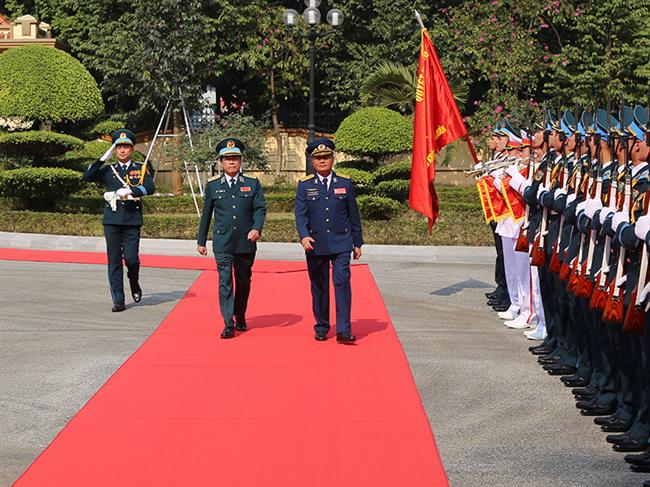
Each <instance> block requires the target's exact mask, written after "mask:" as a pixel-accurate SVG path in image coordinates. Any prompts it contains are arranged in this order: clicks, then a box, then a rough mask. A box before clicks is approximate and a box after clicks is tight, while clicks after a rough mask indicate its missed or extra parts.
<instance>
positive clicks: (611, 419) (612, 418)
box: [594, 414, 618, 426]
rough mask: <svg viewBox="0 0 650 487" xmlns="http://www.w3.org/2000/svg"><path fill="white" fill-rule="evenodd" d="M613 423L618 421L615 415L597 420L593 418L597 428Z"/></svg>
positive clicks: (599, 417) (600, 417)
mask: <svg viewBox="0 0 650 487" xmlns="http://www.w3.org/2000/svg"><path fill="white" fill-rule="evenodd" d="M614 421H618V416H616V415H615V414H612V415H611V416H598V417H597V418H594V423H596V424H597V425H598V426H602V425H604V424H609V423H612V422H614Z"/></svg>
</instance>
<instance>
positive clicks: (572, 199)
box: [566, 193, 577, 205]
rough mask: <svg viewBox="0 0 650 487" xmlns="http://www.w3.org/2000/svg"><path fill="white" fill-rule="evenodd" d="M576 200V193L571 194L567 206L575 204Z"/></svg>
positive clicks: (567, 198) (567, 199)
mask: <svg viewBox="0 0 650 487" xmlns="http://www.w3.org/2000/svg"><path fill="white" fill-rule="evenodd" d="M576 198H577V195H576V194H575V193H571V194H569V196H567V197H566V204H567V205H570V204H571V203H573V202H574V201H575V199H576Z"/></svg>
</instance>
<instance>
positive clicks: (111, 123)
mask: <svg viewBox="0 0 650 487" xmlns="http://www.w3.org/2000/svg"><path fill="white" fill-rule="evenodd" d="M124 127H125V124H124V122H119V121H115V120H102V121H100V122H97V123H96V124H93V125H91V126H90V127H88V128H87V129H86V130H84V135H85V136H87V137H88V138H90V139H97V138H99V137H101V136H102V135H113V132H116V131H118V130H120V129H122V128H124Z"/></svg>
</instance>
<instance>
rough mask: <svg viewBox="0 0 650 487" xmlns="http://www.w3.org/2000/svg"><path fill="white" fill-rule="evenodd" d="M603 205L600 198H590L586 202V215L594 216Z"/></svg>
mask: <svg viewBox="0 0 650 487" xmlns="http://www.w3.org/2000/svg"><path fill="white" fill-rule="evenodd" d="M602 207H603V202H602V201H601V200H600V198H589V199H588V200H587V202H586V204H585V215H587V216H588V217H589V218H593V217H594V213H596V212H597V211H598V210H600V209H601V208H602Z"/></svg>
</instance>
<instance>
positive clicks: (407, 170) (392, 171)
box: [374, 161, 411, 181]
mask: <svg viewBox="0 0 650 487" xmlns="http://www.w3.org/2000/svg"><path fill="white" fill-rule="evenodd" d="M374 174H375V179H376V180H377V181H390V180H391V179H410V178H411V163H410V162H405V161H404V162H393V163H391V164H386V165H385V166H381V167H380V168H379V169H377V170H376V171H375V172H374Z"/></svg>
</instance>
